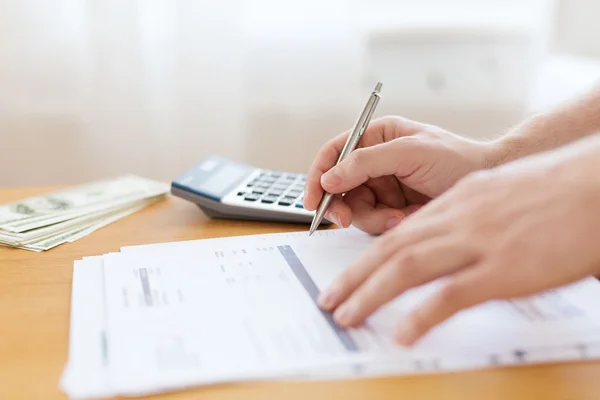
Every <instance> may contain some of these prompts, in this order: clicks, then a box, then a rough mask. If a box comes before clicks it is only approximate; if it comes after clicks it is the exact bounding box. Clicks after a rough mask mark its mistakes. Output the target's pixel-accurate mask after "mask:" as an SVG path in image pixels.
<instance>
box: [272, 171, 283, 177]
mask: <svg viewBox="0 0 600 400" xmlns="http://www.w3.org/2000/svg"><path fill="white" fill-rule="evenodd" d="M271 176H272V177H273V178H279V177H280V176H281V173H280V172H271Z"/></svg>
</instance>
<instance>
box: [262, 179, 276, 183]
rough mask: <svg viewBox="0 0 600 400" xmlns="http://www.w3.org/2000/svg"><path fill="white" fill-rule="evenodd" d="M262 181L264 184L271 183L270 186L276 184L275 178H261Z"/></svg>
mask: <svg viewBox="0 0 600 400" xmlns="http://www.w3.org/2000/svg"><path fill="white" fill-rule="evenodd" d="M260 181H261V182H263V183H269V184H271V183H275V178H261V180H260Z"/></svg>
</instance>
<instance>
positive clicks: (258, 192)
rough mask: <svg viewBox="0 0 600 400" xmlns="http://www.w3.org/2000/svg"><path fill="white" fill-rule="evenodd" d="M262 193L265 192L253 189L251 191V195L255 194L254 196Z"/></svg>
mask: <svg viewBox="0 0 600 400" xmlns="http://www.w3.org/2000/svg"><path fill="white" fill-rule="evenodd" d="M264 192H265V191H264V190H260V189H255V190H253V191H252V193H255V194H263V193H264Z"/></svg>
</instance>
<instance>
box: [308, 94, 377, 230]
mask: <svg viewBox="0 0 600 400" xmlns="http://www.w3.org/2000/svg"><path fill="white" fill-rule="evenodd" d="M381 86H383V84H382V83H381V82H377V85H375V89H373V92H372V93H371V96H370V97H369V100H368V101H367V104H366V105H365V108H364V109H363V111H362V113H361V114H360V117H358V120H357V121H356V124H355V125H354V128H353V129H352V131H351V132H350V134H349V135H348V139H347V140H346V144H345V145H344V148H343V149H342V152H341V153H340V157H339V158H338V160H337V163H336V165H337V164H339V163H341V162H342V161H343V160H344V159H345V158H346V157H347V156H348V155H349V154H350V153H351V152H352V151H354V149H356V146H358V142H359V141H360V138H361V136H362V135H363V133H364V132H365V130H366V129H367V127H368V126H369V122H370V121H371V117H372V116H373V112H374V111H375V108H376V107H377V103H379V92H380V91H381ZM331 200H333V195H332V194H331V193H327V192H325V194H324V195H323V198H322V199H321V202H320V203H319V207H317V211H316V212H315V216H314V217H313V220H312V223H311V224H310V232H309V234H308V235H309V236H310V235H312V234H313V233H314V232H315V230H316V229H317V228H318V227H319V225H320V224H321V221H323V217H324V216H325V212H326V211H327V209H328V208H329V205H330V204H331Z"/></svg>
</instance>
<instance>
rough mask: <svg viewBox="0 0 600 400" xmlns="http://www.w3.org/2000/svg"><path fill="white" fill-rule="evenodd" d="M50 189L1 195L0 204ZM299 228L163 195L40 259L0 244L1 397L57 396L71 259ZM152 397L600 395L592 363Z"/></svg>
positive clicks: (598, 368) (598, 371) (599, 375)
mask: <svg viewBox="0 0 600 400" xmlns="http://www.w3.org/2000/svg"><path fill="white" fill-rule="evenodd" d="M45 191H48V188H28V189H0V203H4V202H8V201H13V200H17V199H19V198H22V197H25V196H30V195H34V194H38V193H41V192H45ZM306 229H307V227H305V226H299V225H280V224H261V223H249V222H237V221H217V220H208V219H207V218H206V217H204V215H203V214H202V213H201V212H200V210H199V209H198V208H196V207H195V206H194V205H192V204H189V203H187V202H184V201H182V200H179V199H176V198H170V199H169V200H166V201H163V202H161V203H159V204H156V205H154V206H152V207H150V208H148V209H145V210H143V211H141V212H139V213H137V214H134V215H132V216H129V217H127V218H125V219H123V220H121V221H118V222H116V223H114V224H112V225H110V226H108V227H106V228H103V229H101V230H100V231H98V232H95V233H93V234H92V235H90V236H88V237H86V238H84V239H81V240H80V241H77V242H75V243H72V244H66V245H64V246H61V247H59V248H56V249H53V250H51V251H48V252H45V253H33V252H28V251H25V250H16V249H7V248H0V399H7V400H9V399H10V400H16V399H44V400H52V399H64V398H66V397H65V395H64V394H63V393H61V391H60V390H59V388H58V381H59V377H60V374H61V372H62V370H63V368H64V366H65V362H66V360H67V344H68V328H69V312H70V305H69V302H70V292H71V276H72V264H73V260H75V259H79V258H81V257H83V256H88V255H98V254H103V253H107V252H110V251H118V250H119V247H120V246H123V245H134V244H144V243H158V242H165V241H176V240H189V239H199V238H205V237H218V236H233V235H245V234H253V233H270V232H278V231H284V230H306ZM151 398H160V399H167V398H168V399H198V398H201V399H219V400H230V399H286V400H291V399H321V398H322V399H338V398H339V399H388V398H389V399H392V398H394V399H415V400H416V399H457V400H458V399H460V400H467V399H477V400H479V399H511V400H514V399H544V400H551V399H569V400H574V399H600V362H588V363H575V364H557V365H544V366H534V367H519V368H502V369H494V370H484V371H475V372H465V373H452V374H443V375H427V376H412V377H397V378H393V377H391V378H381V379H365V380H355V381H338V382H318V383H251V384H235V385H234V384H231V385H219V386H214V387H207V388H198V389H192V390H187V391H181V392H176V393H170V394H166V395H161V396H153V397H151Z"/></svg>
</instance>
